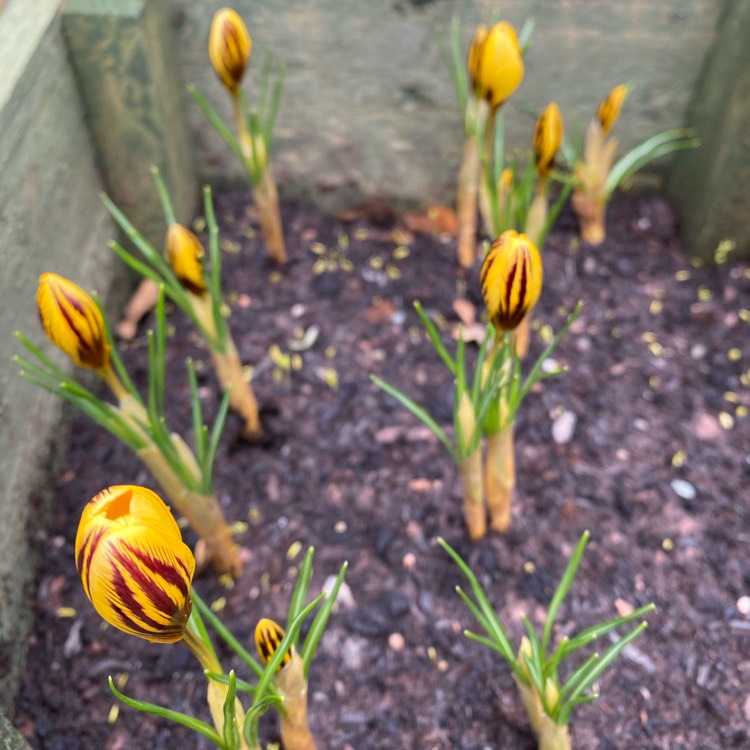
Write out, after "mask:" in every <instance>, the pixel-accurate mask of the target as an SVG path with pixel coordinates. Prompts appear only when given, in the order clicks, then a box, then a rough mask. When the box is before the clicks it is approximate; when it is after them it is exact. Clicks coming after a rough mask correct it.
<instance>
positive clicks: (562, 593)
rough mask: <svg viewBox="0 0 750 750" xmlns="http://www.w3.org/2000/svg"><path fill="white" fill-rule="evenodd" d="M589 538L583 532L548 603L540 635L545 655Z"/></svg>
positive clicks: (587, 533)
mask: <svg viewBox="0 0 750 750" xmlns="http://www.w3.org/2000/svg"><path fill="white" fill-rule="evenodd" d="M590 536H591V534H590V533H589V532H588V531H584V532H583V534H582V535H581V539H580V540H579V542H578V545H577V546H576V548H575V551H574V552H573V555H572V556H571V558H570V560H569V561H568V564H567V566H566V568H565V573H563V577H562V578H561V579H560V583H559V584H558V586H557V589H556V590H555V593H554V595H553V596H552V601H551V602H550V605H549V610H548V611H547V619H546V620H545V622H544V634H543V635H542V652H543V653H545V654H546V653H547V649H548V648H549V639H550V635H552V625H553V624H554V622H555V618H556V617H557V611H558V609H560V605H561V604H562V603H563V600H564V599H565V597H566V595H567V593H568V591H569V590H570V587H571V585H572V584H573V581H574V580H575V577H576V573H577V572H578V566H579V565H580V564H581V557H582V556H583V553H584V551H585V549H586V544H587V543H588V541H589V537H590Z"/></svg>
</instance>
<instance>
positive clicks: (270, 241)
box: [253, 166, 286, 265]
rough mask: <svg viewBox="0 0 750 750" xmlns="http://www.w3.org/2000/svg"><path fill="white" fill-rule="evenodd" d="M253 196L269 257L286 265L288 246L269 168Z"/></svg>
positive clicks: (276, 192) (277, 197)
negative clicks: (285, 242)
mask: <svg viewBox="0 0 750 750" xmlns="http://www.w3.org/2000/svg"><path fill="white" fill-rule="evenodd" d="M253 196H254V198H255V205H256V206H257V208H258V214H259V216H260V226H261V229H262V230H263V237H264V239H265V241H266V248H267V249H268V255H269V257H270V258H271V260H273V261H274V262H276V263H278V264H279V265H283V264H284V263H286V246H285V245H284V231H283V229H282V226H281V212H280V209H279V194H278V191H277V190H276V182H275V181H274V179H273V174H272V173H271V168H270V167H269V166H267V167H266V168H265V169H264V170H263V177H262V178H261V180H260V182H259V183H258V184H257V185H256V186H255V189H254V191H253Z"/></svg>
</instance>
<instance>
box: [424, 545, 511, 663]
mask: <svg viewBox="0 0 750 750" xmlns="http://www.w3.org/2000/svg"><path fill="white" fill-rule="evenodd" d="M437 542H438V544H439V545H440V546H441V547H442V548H443V549H444V550H445V552H447V553H448V555H449V556H450V557H451V559H452V560H453V562H455V563H456V565H458V567H459V568H460V569H461V572H462V573H463V574H464V576H466V578H467V580H468V581H469V585H470V586H471V590H472V592H473V593H474V596H475V598H476V600H477V603H478V605H479V609H480V611H481V612H482V614H483V616H484V618H485V621H484V623H483V625H484V626H485V628H486V630H487V633H488V635H489V636H490V637H491V638H493V639H495V640H496V641H497V644H498V646H499V647H500V648H501V649H502V651H503V653H504V654H505V659H506V661H507V662H508V664H509V665H510V666H511V668H512V669H513V671H514V672H515V673H516V674H518V675H519V676H521V674H522V673H521V670H520V668H519V667H518V665H517V664H516V660H515V653H514V651H513V647H512V646H511V643H510V640H509V639H508V636H507V634H506V632H505V630H504V628H503V626H502V624H501V623H500V620H499V619H498V617H497V613H496V612H495V609H494V607H493V606H492V604H491V603H490V600H489V599H488V598H487V594H486V593H485V591H484V589H483V588H482V586H481V584H480V583H479V581H478V580H477V577H476V576H475V575H474V573H473V572H472V570H471V568H470V567H469V566H468V565H467V564H466V563H465V562H464V561H463V559H462V558H461V556H460V555H459V554H458V552H456V551H455V550H454V549H453V547H451V546H450V544H448V542H446V541H445V539H442V538H441V537H438V540H437ZM487 626H489V627H487Z"/></svg>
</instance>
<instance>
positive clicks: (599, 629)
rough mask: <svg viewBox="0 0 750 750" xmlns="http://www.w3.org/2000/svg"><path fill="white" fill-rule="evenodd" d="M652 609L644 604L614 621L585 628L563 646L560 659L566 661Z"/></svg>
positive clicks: (650, 605)
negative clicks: (571, 655)
mask: <svg viewBox="0 0 750 750" xmlns="http://www.w3.org/2000/svg"><path fill="white" fill-rule="evenodd" d="M654 609H656V607H655V605H654V604H646V605H645V606H644V607H639V608H638V609H636V610H634V611H633V612H631V613H630V614H628V615H623V616H622V617H616V618H615V619H614V620H609V621H607V622H603V623H600V624H598V625H593V626H592V627H590V628H586V630H582V631H581V632H580V633H577V634H576V635H575V636H573V637H572V638H571V639H570V640H569V641H568V642H567V643H566V644H565V646H564V648H563V650H562V651H563V653H562V658H563V659H566V658H567V657H568V656H569V655H570V654H573V653H575V652H576V651H578V650H579V649H581V648H583V647H584V646H587V645H589V644H590V643H593V642H594V641H596V640H598V639H599V638H601V637H602V636H603V635H606V634H607V633H610V632H612V631H613V630H616V629H617V628H621V627H622V626H623V625H627V624H628V623H629V622H632V621H633V620H639V619H641V617H643V616H645V615H647V614H648V613H649V612H652V611H653V610H654Z"/></svg>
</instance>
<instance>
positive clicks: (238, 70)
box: [208, 8, 253, 96]
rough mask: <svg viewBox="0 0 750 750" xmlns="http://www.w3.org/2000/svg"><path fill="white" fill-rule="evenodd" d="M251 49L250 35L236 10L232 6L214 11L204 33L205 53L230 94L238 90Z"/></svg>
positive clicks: (235, 93) (234, 93)
mask: <svg viewBox="0 0 750 750" xmlns="http://www.w3.org/2000/svg"><path fill="white" fill-rule="evenodd" d="M252 49H253V42H252V39H250V34H249V33H248V31H247V26H245V22H244V21H243V20H242V18H240V15H239V13H237V11H235V10H233V9H232V8H222V9H221V10H219V11H217V12H216V14H215V15H214V18H213V21H212V22H211V30H210V32H209V35H208V56H209V58H210V59H211V64H212V65H213V66H214V70H215V71H216V75H218V76H219V79H220V80H221V82H222V83H223V84H224V85H225V86H226V87H227V89H228V90H229V92H230V93H231V94H232V96H237V94H238V92H239V90H240V83H241V82H242V76H243V74H244V72H245V68H246V67H247V63H248V61H249V60H250V53H251V52H252Z"/></svg>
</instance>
